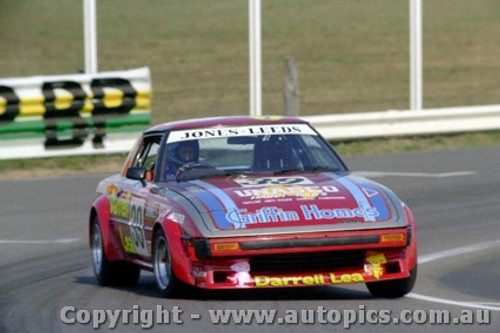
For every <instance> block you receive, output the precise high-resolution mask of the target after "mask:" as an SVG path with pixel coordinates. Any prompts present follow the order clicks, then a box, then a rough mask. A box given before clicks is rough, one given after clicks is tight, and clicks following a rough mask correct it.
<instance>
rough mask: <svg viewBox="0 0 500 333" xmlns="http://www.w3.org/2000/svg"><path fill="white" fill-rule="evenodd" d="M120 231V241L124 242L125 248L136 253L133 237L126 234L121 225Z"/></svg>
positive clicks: (126, 250)
mask: <svg viewBox="0 0 500 333" xmlns="http://www.w3.org/2000/svg"><path fill="white" fill-rule="evenodd" d="M118 233H119V234H120V241H121V243H122V246H123V250H125V252H128V253H136V251H135V247H134V242H133V241H132V237H130V236H124V235H123V231H122V228H121V227H119V228H118Z"/></svg>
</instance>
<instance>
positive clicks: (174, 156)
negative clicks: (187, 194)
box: [165, 140, 199, 177]
mask: <svg viewBox="0 0 500 333" xmlns="http://www.w3.org/2000/svg"><path fill="white" fill-rule="evenodd" d="M198 154H199V146H198V140H189V141H183V142H176V143H171V144H169V145H168V146H167V165H166V170H165V171H166V176H167V177H168V176H173V175H175V173H176V172H177V170H178V169H181V168H182V167H186V166H189V165H192V164H196V163H198V157H199V156H198Z"/></svg>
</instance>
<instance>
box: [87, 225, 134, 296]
mask: <svg viewBox="0 0 500 333" xmlns="http://www.w3.org/2000/svg"><path fill="white" fill-rule="evenodd" d="M91 253H92V268H93V269H94V274H95V277H96V280H97V283H98V284H100V285H101V286H109V285H118V286H135V285H136V284H137V281H139V276H140V274H141V269H140V268H139V267H137V266H135V265H133V264H130V263H127V262H120V261H116V262H114V261H109V260H108V259H107V258H106V253H105V252H104V242H103V238H102V232H101V226H100V225H99V220H98V218H97V217H96V218H95V219H94V223H93V225H92V235H91Z"/></svg>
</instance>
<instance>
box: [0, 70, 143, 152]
mask: <svg viewBox="0 0 500 333" xmlns="http://www.w3.org/2000/svg"><path fill="white" fill-rule="evenodd" d="M150 122H151V79H150V71H149V69H148V68H139V69H133V70H128V71H121V72H102V73H98V74H93V75H89V74H76V75H60V76H36V77H26V78H9V79H0V160H2V159H15V158H30V157H50V156H63V155H65V156H68V155H85V154H103V153H117V152H125V151H129V150H130V147H131V146H132V144H133V142H135V140H136V138H137V137H138V135H139V134H140V133H141V132H142V131H143V130H144V129H145V128H146V127H148V126H149V124H150Z"/></svg>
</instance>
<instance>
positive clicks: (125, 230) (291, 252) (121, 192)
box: [89, 117, 417, 297]
mask: <svg viewBox="0 0 500 333" xmlns="http://www.w3.org/2000/svg"><path fill="white" fill-rule="evenodd" d="M89 239H90V247H91V252H92V263H93V269H94V272H95V276H96V278H97V281H98V283H99V284H101V285H109V284H120V285H135V284H136V283H137V281H138V279H139V274H140V270H141V269H145V270H150V271H153V272H154V276H155V281H156V285H157V287H158V290H159V292H160V293H161V294H162V295H163V296H170V295H172V294H173V293H175V292H176V291H179V290H181V289H182V288H183V287H185V286H186V285H193V286H197V287H200V288H207V289H230V288H269V287H305V286H319V285H337V284H348V283H356V282H363V283H366V286H367V287H368V289H369V291H370V292H371V293H372V294H373V295H375V296H378V297H400V296H403V295H405V294H406V293H408V292H410V290H411V289H412V288H413V285H414V283H415V279H416V274H417V260H416V259H417V255H416V252H417V245H416V243H417V239H416V234H415V226H414V222H413V217H412V214H411V212H410V209H409V208H408V207H407V206H406V205H405V204H404V203H403V202H402V201H401V200H400V199H398V197H397V196H396V195H395V194H394V193H393V192H392V191H390V190H389V189H387V188H386V187H384V186H382V185H380V184H378V183H375V182H373V181H370V180H367V179H364V178H361V177H357V176H354V175H352V174H350V173H349V171H348V169H347V167H346V166H345V164H344V163H343V162H342V160H341V159H340V158H339V156H338V155H337V154H336V153H335V151H334V150H333V149H332V147H331V146H330V145H329V144H328V142H326V141H325V140H324V139H323V138H322V137H321V136H320V135H319V133H318V132H317V131H316V130H315V129H314V128H312V127H311V126H310V125H309V124H308V123H307V122H304V121H303V120H301V119H298V118H282V117H260V118H251V117H224V118H210V119H198V120H190V121H182V122H171V123H166V124H163V125H159V126H155V127H152V128H151V129H149V130H147V131H146V132H144V134H143V135H142V136H141V137H140V139H139V140H138V141H137V144H136V145H135V146H134V147H133V149H132V151H131V153H130V155H129V157H128V158H127V161H126V163H125V165H124V167H123V170H122V172H121V174H117V175H114V176H111V177H108V178H106V179H104V180H102V181H101V182H100V183H99V185H98V188H97V198H96V200H95V201H94V203H93V205H92V208H91V211H90V220H89Z"/></svg>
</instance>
